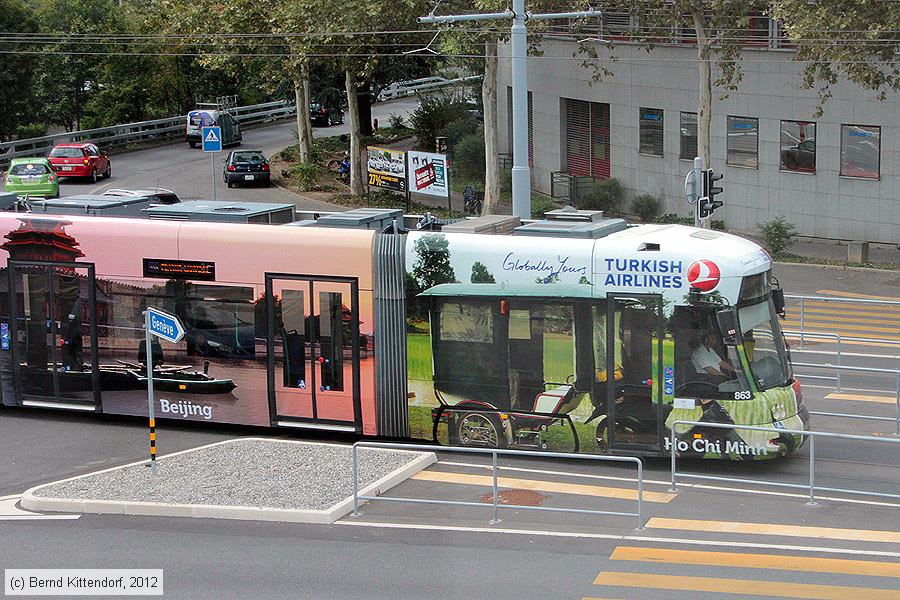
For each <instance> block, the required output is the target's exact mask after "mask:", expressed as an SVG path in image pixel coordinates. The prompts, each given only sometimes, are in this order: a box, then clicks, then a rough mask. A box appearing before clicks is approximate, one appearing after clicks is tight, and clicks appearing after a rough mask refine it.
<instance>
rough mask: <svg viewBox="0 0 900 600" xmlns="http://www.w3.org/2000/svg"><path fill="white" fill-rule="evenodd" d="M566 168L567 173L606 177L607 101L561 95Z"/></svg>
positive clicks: (608, 166) (607, 143) (598, 177)
mask: <svg viewBox="0 0 900 600" xmlns="http://www.w3.org/2000/svg"><path fill="white" fill-rule="evenodd" d="M563 101H564V103H565V105H564V106H565V113H566V118H565V131H564V132H563V136H564V138H565V140H564V142H565V149H566V156H565V165H566V167H565V169H566V172H567V173H569V174H570V175H577V176H587V177H595V178H597V179H609V177H610V147H609V104H605V103H600V102H585V101H584V100H573V99H571V98H564V99H563Z"/></svg>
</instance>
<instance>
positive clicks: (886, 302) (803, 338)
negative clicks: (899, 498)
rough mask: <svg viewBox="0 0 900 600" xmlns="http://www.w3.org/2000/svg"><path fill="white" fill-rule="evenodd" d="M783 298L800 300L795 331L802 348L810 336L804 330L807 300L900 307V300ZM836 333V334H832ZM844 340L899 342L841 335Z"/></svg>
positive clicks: (823, 297)
mask: <svg viewBox="0 0 900 600" xmlns="http://www.w3.org/2000/svg"><path fill="white" fill-rule="evenodd" d="M784 297H785V299H790V300H799V301H800V331H799V332H797V334H798V336H799V337H800V347H801V348H803V347H804V344H805V343H806V338H807V337H810V333H811V332H807V331H806V320H807V315H806V304H807V302H826V303H827V302H840V303H845V304H859V305H867V304H871V305H874V306H889V307H892V308H897V309H900V302H898V301H895V300H869V299H865V298H831V297H829V296H802V295H795V294H785V295H784ZM817 333H818V332H817ZM833 335H837V334H833ZM843 340H844V341H865V342H878V343H896V344H900V342H897V341H896V340H894V341H893V342H892V341H890V340H881V339H877V338H855V337H853V338H851V337H849V336H844V337H843Z"/></svg>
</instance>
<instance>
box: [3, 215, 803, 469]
mask: <svg viewBox="0 0 900 600" xmlns="http://www.w3.org/2000/svg"><path fill="white" fill-rule="evenodd" d="M370 212H371V211H370ZM352 215H353V213H352V212H351V213H345V214H344V217H343V218H342V219H341V220H339V221H340V225H341V226H331V225H329V224H328V221H329V220H328V219H324V218H323V219H319V220H318V221H316V220H314V219H310V220H306V221H302V222H297V223H292V224H290V225H278V226H275V225H255V224H234V223H214V222H187V221H185V222H172V221H158V220H149V219H134V218H106V217H96V216H72V215H59V216H54V215H50V214H45V213H41V214H37V213H29V212H26V213H13V212H4V213H0V236H2V243H0V252H2V256H0V261H2V271H3V272H2V273H0V393H2V404H3V405H5V406H9V407H15V406H29V407H44V408H47V409H64V410H73V411H86V412H98V413H111V414H123V415H145V414H146V413H147V393H146V390H147V383H148V377H153V382H154V387H155V389H156V399H155V402H156V414H157V417H159V418H163V419H166V418H168V419H177V420H188V421H197V422H205V423H210V424H212V423H238V424H247V425H254V426H267V427H274V428H298V429H317V430H334V431H345V432H355V433H357V434H359V435H363V436H382V437H390V438H403V439H418V440H427V441H432V440H435V441H438V442H440V443H443V444H454V445H473V446H499V447H508V448H523V449H535V448H537V449H549V450H556V451H567V452H573V451H574V452H593V453H605V452H613V453H623V454H633V455H645V456H650V455H665V454H668V453H669V452H670V451H671V450H672V449H671V448H670V441H669V440H670V437H669V436H670V434H669V430H670V427H671V424H672V423H673V422H674V421H680V420H688V421H698V422H701V423H703V422H711V423H735V424H738V425H762V426H774V427H775V428H779V429H781V428H784V429H792V430H797V429H804V428H806V427H807V423H808V412H807V411H806V409H805V408H804V406H803V403H802V398H801V394H800V387H799V384H798V383H797V381H796V380H795V379H794V375H793V373H792V370H791V363H790V357H789V352H788V348H787V346H786V344H785V341H784V338H783V336H782V332H781V329H780V327H779V319H778V313H779V312H782V311H783V296H782V295H781V291H780V289H778V286H777V282H776V281H775V280H774V279H773V277H772V275H771V260H770V258H769V256H768V255H767V254H766V253H765V252H764V251H763V250H762V249H761V248H760V247H759V246H757V245H756V244H754V243H752V242H750V241H747V240H745V239H742V238H740V237H737V236H734V235H729V234H727V233H722V232H716V231H709V230H702V229H695V228H692V227H685V226H680V225H638V226H630V225H628V224H627V223H625V222H624V221H622V220H620V219H604V218H602V217H600V216H599V215H598V214H589V213H585V212H584V211H566V210H563V211H555V212H553V213H549V214H548V218H547V219H546V220H544V221H537V222H534V223H528V224H525V225H518V226H515V225H516V224H515V223H512V225H511V226H510V227H508V228H507V230H508V231H507V233H494V234H484V233H471V232H467V231H472V230H475V229H477V228H475V227H470V225H472V222H471V221H470V222H466V223H461V224H460V223H457V224H452V225H445V226H443V227H441V226H438V225H435V226H432V227H431V228H430V229H428V230H410V231H408V230H406V229H404V228H403V227H402V226H400V225H399V223H400V221H395V224H394V225H393V226H389V227H379V228H377V229H368V228H366V225H365V224H363V225H360V226H353V219H352ZM401 220H402V219H401ZM360 222H361V223H362V222H363V221H360ZM365 223H369V224H371V219H369V220H366V221H365ZM494 229H495V230H496V229H497V228H496V227H495V228H494ZM501 229H502V228H501ZM148 306H150V307H155V308H158V309H161V310H164V311H166V312H169V313H171V314H174V315H176V316H177V317H178V318H179V319H180V320H181V322H182V323H183V324H184V326H185V328H186V330H187V333H186V335H185V337H184V339H182V340H181V341H180V342H178V343H176V344H169V343H168V342H161V343H158V344H157V343H156V342H154V343H153V344H152V346H151V348H146V345H145V344H144V342H143V340H144V331H143V316H142V313H143V311H144V310H145V309H146V308H147V307H148ZM148 352H152V353H153V358H154V360H153V364H154V369H153V372H152V373H147V369H146V366H145V362H146V359H147V353H148ZM677 433H678V437H677V441H676V445H677V447H676V449H675V450H676V451H677V452H679V454H680V455H691V456H697V457H708V458H727V459H738V460H759V459H764V458H771V457H775V456H779V455H783V454H786V453H788V452H791V451H792V450H794V449H796V448H797V447H798V446H799V445H800V444H801V443H802V437H800V436H794V435H791V434H787V433H784V434H782V435H778V434H775V433H768V432H757V431H746V430H740V429H736V430H725V429H718V428H703V427H702V426H700V425H698V426H695V427H692V428H691V429H689V430H685V431H683V432H682V431H681V430H679V431H678V432H677Z"/></svg>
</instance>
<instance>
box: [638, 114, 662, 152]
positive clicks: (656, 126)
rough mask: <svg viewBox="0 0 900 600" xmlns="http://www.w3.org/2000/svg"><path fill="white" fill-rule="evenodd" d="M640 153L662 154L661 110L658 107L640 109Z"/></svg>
mask: <svg viewBox="0 0 900 600" xmlns="http://www.w3.org/2000/svg"><path fill="white" fill-rule="evenodd" d="M640 138H641V142H640V150H638V151H639V152H640V153H641V154H649V155H651V156H662V155H663V111H662V109H659V108H641V109H640Z"/></svg>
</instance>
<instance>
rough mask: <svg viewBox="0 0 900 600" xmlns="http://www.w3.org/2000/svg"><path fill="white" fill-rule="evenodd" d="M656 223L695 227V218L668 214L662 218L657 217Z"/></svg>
mask: <svg viewBox="0 0 900 600" xmlns="http://www.w3.org/2000/svg"><path fill="white" fill-rule="evenodd" d="M656 222H657V223H662V224H664V225H673V224H674V225H693V224H694V217H682V216H680V215H677V214H675V213H666V214H664V215H662V216H661V217H656Z"/></svg>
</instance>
